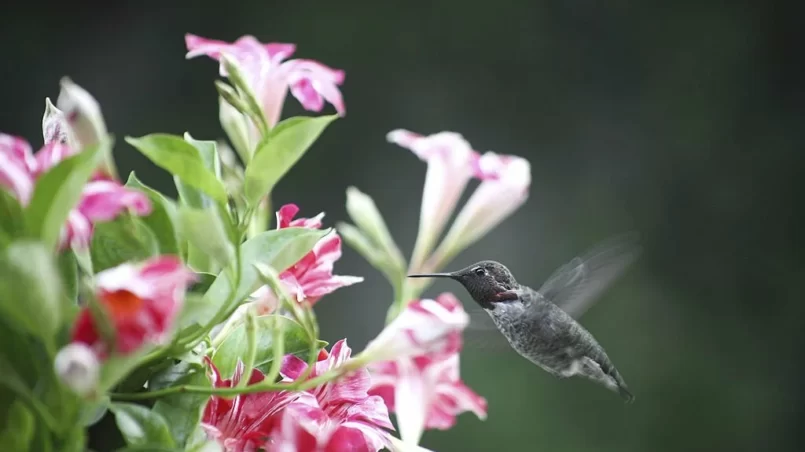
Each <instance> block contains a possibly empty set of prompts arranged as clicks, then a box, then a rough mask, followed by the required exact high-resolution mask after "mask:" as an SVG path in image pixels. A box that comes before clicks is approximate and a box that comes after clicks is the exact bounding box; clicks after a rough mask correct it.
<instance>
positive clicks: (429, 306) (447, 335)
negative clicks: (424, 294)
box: [363, 292, 470, 362]
mask: <svg viewBox="0 0 805 452" xmlns="http://www.w3.org/2000/svg"><path fill="white" fill-rule="evenodd" d="M469 321H470V319H469V316H468V315H467V313H466V312H465V311H464V308H463V307H462V305H461V302H460V301H459V300H458V299H457V298H456V297H455V295H453V294H451V293H448V292H445V293H443V294H441V295H439V296H438V297H436V299H435V300H431V299H427V298H426V299H422V300H416V301H414V302H411V303H409V304H408V305H407V306H406V307H405V310H403V312H402V313H400V315H398V316H397V317H396V318H395V319H394V320H392V321H391V323H389V324H388V325H386V328H385V329H383V331H381V332H380V334H379V335H378V336H377V337H376V338H375V339H373V340H372V341H371V342H369V344H368V345H367V346H366V349H365V350H364V352H363V353H364V354H366V355H367V356H371V359H372V361H375V362H378V361H387V360H392V359H399V358H404V357H412V356H419V355H424V354H428V353H439V354H450V353H455V352H457V351H458V350H459V349H460V348H461V332H462V331H463V330H464V328H466V327H467V325H468V324H469Z"/></svg>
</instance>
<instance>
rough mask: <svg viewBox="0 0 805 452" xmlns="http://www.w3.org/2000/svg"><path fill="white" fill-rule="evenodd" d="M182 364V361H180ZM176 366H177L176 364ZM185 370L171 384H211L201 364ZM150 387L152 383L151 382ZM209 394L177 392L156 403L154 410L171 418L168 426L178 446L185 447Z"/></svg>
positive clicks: (166, 417)
mask: <svg viewBox="0 0 805 452" xmlns="http://www.w3.org/2000/svg"><path fill="white" fill-rule="evenodd" d="M180 364H181V363H180ZM174 367H176V366H174ZM183 370H184V371H183V372H182V373H181V374H179V375H180V378H177V379H175V380H173V381H172V382H171V385H172V386H173V385H193V386H206V387H209V386H210V380H209V379H208V378H207V375H206V374H205V372H204V369H203V368H202V367H200V366H196V367H195V368H193V369H191V370H188V369H183ZM149 387H150V384H149ZM207 399H208V396H205V395H203V394H177V395H172V396H168V397H163V398H161V399H159V400H157V402H156V403H155V404H154V412H155V413H158V414H160V415H162V417H164V418H165V419H170V424H169V425H168V428H169V430H170V432H171V435H172V436H173V439H174V441H175V443H176V445H177V446H179V447H180V448H184V446H185V444H186V443H187V440H188V438H189V437H190V435H191V434H192V433H193V431H194V430H195V429H196V426H198V424H199V422H200V421H201V415H202V412H203V409H204V404H205V403H206V402H207Z"/></svg>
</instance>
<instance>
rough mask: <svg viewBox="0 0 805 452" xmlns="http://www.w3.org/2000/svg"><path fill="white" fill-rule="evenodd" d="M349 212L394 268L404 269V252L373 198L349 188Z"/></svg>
mask: <svg viewBox="0 0 805 452" xmlns="http://www.w3.org/2000/svg"><path fill="white" fill-rule="evenodd" d="M347 213H348V214H349V216H350V218H352V221H354V222H355V225H357V226H358V227H359V228H360V229H361V230H362V231H363V233H364V234H365V235H366V237H367V238H369V239H370V240H371V241H372V242H374V243H375V244H376V245H377V246H379V247H380V248H381V249H382V250H383V252H384V253H385V254H386V256H387V257H388V259H389V260H390V262H391V263H392V265H393V266H394V268H397V269H399V271H401V272H402V271H404V267H405V260H404V258H403V256H402V253H401V252H400V249H399V248H398V247H397V244H396V243H394V239H393V238H392V237H391V233H389V230H388V227H387V226H386V222H385V221H384V220H383V216H382V215H381V214H380V211H379V210H377V206H376V205H375V202H374V201H373V200H372V198H371V197H370V196H369V195H367V194H365V193H363V192H361V191H360V190H358V189H357V188H355V187H349V188H347Z"/></svg>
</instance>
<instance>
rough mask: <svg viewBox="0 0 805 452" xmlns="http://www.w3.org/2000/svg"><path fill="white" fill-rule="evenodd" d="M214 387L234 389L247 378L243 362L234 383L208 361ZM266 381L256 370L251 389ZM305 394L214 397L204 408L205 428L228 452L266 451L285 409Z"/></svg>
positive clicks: (285, 393)
mask: <svg viewBox="0 0 805 452" xmlns="http://www.w3.org/2000/svg"><path fill="white" fill-rule="evenodd" d="M206 362H207V365H208V366H209V370H210V371H209V373H208V375H209V377H210V382H211V383H212V385H213V387H216V388H231V387H234V386H237V384H238V383H239V382H240V380H241V379H242V378H243V372H244V366H243V362H241V361H238V363H237V365H236V366H235V372H234V374H233V375H232V378H231V379H226V380H225V379H222V378H221V374H220V373H219V372H218V369H217V368H216V367H215V365H214V364H213V363H212V361H210V360H209V358H207V359H206ZM263 380H265V375H263V373H262V372H260V371H259V370H257V369H252V374H251V375H250V376H249V383H248V384H249V385H254V384H258V383H260V382H262V381H263ZM300 394H301V393H295V392H289V391H266V392H257V393H252V394H241V395H237V396H235V397H234V398H227V397H220V396H212V397H210V400H209V401H208V402H207V405H206V406H205V407H204V415H203V416H202V418H201V427H202V428H203V429H204V430H205V432H206V433H207V436H208V437H209V438H210V439H213V440H215V441H217V442H218V443H219V444H220V445H221V446H222V447H223V448H224V451H225V452H254V451H257V450H258V448H265V447H266V445H267V444H268V441H269V438H270V437H271V436H272V434H273V433H274V432H275V431H277V429H278V428H279V425H280V421H281V417H280V416H281V414H282V413H283V410H284V409H285V407H287V406H288V404H290V403H291V402H293V401H295V400H297V399H298V398H299V396H300Z"/></svg>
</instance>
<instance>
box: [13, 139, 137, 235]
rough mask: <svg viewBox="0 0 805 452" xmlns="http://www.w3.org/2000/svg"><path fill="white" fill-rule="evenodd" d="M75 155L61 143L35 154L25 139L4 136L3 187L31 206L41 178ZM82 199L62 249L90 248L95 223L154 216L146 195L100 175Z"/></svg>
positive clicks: (68, 225) (70, 217)
mask: <svg viewBox="0 0 805 452" xmlns="http://www.w3.org/2000/svg"><path fill="white" fill-rule="evenodd" d="M74 154H75V151H74V150H73V149H72V148H70V147H69V146H67V145H65V144H62V143H60V142H58V141H52V142H50V143H46V144H45V146H44V147H43V148H42V149H41V150H40V151H39V152H37V153H36V154H33V152H31V147H30V145H29V144H28V142H26V141H25V140H23V139H22V138H17V137H13V136H11V135H5V134H0V185H3V186H4V187H6V188H8V189H9V190H10V191H11V193H12V194H13V195H14V196H15V197H16V198H17V200H18V201H19V202H20V204H22V205H27V204H28V202H30V200H31V195H32V193H33V187H34V185H35V183H36V180H37V178H39V177H40V176H41V175H42V174H44V173H46V172H47V171H49V170H50V169H51V168H53V167H54V166H55V165H57V164H58V163H59V162H61V161H62V160H64V159H66V158H68V157H70V156H72V155H74ZM81 195H82V196H81V200H80V201H79V203H78V205H77V206H76V207H75V208H73V210H71V211H70V213H69V215H68V217H67V223H66V224H65V225H64V227H62V230H61V235H60V240H59V246H60V249H65V248H67V247H69V246H75V247H78V248H85V247H87V246H89V242H90V240H91V238H92V232H93V224H94V223H95V222H101V221H109V220H112V219H114V218H115V217H117V216H118V215H120V214H121V213H123V212H124V211H131V212H133V213H134V214H136V215H148V214H149V213H150V212H151V202H150V201H149V199H148V197H147V196H146V195H145V194H144V193H140V192H138V191H135V190H131V189H129V188H126V187H124V186H123V185H121V184H120V183H119V182H117V181H116V180H112V179H110V178H108V177H106V176H105V175H103V174H102V173H100V172H98V173H97V174H96V175H95V176H93V178H92V180H90V181H89V182H87V184H86V185H85V186H84V189H83V191H82V194H81Z"/></svg>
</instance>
